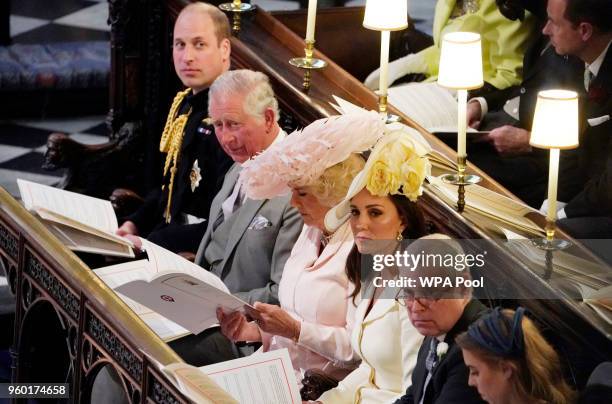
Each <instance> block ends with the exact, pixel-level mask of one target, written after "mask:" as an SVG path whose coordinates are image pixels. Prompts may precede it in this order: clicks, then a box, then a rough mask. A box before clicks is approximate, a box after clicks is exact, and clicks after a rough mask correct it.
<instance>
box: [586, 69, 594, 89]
mask: <svg viewBox="0 0 612 404" xmlns="http://www.w3.org/2000/svg"><path fill="white" fill-rule="evenodd" d="M593 77H594V75H593V72H591V69H588V68H587V69H584V89H585V90H587V91H589V87H590V86H591V81H593Z"/></svg>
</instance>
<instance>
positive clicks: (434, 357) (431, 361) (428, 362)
mask: <svg viewBox="0 0 612 404" xmlns="http://www.w3.org/2000/svg"><path fill="white" fill-rule="evenodd" d="M439 342H440V341H438V339H437V338H432V339H431V343H430V344H429V352H428V353H427V358H425V368H426V369H427V370H428V371H429V372H430V373H431V371H432V369H433V368H434V367H435V366H436V364H437V363H438V353H437V349H438V343H439Z"/></svg>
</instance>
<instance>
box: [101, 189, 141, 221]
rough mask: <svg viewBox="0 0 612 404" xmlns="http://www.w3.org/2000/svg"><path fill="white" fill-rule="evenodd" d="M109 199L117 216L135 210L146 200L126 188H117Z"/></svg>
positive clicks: (125, 214) (122, 215) (123, 215)
mask: <svg viewBox="0 0 612 404" xmlns="http://www.w3.org/2000/svg"><path fill="white" fill-rule="evenodd" d="M109 199H110V202H111V204H112V205H113V209H115V214H116V215H117V217H125V216H127V215H129V214H130V213H133V212H135V211H136V209H138V207H140V205H142V204H143V202H144V199H143V198H142V197H141V196H140V195H138V194H137V193H136V192H134V191H132V190H130V189H125V188H117V189H115V190H114V191H113V193H112V194H111V196H110V197H109Z"/></svg>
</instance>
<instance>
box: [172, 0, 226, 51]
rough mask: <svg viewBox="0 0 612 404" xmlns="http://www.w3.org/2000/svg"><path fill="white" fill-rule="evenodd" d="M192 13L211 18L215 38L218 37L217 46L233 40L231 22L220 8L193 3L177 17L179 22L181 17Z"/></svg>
mask: <svg viewBox="0 0 612 404" xmlns="http://www.w3.org/2000/svg"><path fill="white" fill-rule="evenodd" d="M191 11H198V12H201V13H204V14H206V15H208V16H209V17H210V19H211V20H212V23H213V27H214V30H215V36H216V37H217V45H220V44H221V41H223V40H224V39H227V40H229V39H230V38H231V36H232V31H231V29H230V24H229V20H228V19H227V16H226V15H225V13H224V12H223V11H221V10H219V8H218V7H215V6H213V5H212V4H208V3H201V2H198V3H191V4H188V5H187V6H185V7H184V8H183V9H182V10H181V12H180V13H179V15H178V17H177V20H178V19H179V18H180V16H181V15H183V14H186V13H188V12H191Z"/></svg>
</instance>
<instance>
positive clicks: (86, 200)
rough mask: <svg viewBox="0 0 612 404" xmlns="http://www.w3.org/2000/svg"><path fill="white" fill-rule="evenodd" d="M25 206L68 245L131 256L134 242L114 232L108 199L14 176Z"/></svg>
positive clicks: (115, 219) (71, 247) (115, 229)
mask: <svg viewBox="0 0 612 404" xmlns="http://www.w3.org/2000/svg"><path fill="white" fill-rule="evenodd" d="M17 186H18V187H19V192H20V194H21V199H22V201H23V204H24V206H25V208H26V209H28V210H29V211H31V212H33V213H35V214H37V215H38V216H39V217H40V219H41V221H42V223H43V224H44V225H45V226H47V228H48V229H49V230H50V231H51V232H52V233H53V234H55V236H57V238H59V239H60V241H62V243H64V244H65V245H66V246H67V247H68V248H70V249H71V250H75V251H83V252H89V253H94V254H104V255H114V256H121V257H134V252H133V250H132V247H133V244H132V242H131V241H129V240H128V239H125V238H123V237H120V236H117V235H116V234H115V232H116V231H117V227H118V226H117V217H116V216H115V211H114V210H113V207H112V205H111V203H110V202H109V201H106V200H103V199H98V198H93V197H91V196H87V195H82V194H78V193H76V192H70V191H65V190H63V189H58V188H54V187H50V186H47V185H42V184H37V183H35V182H30V181H26V180H22V179H18V180H17Z"/></svg>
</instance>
